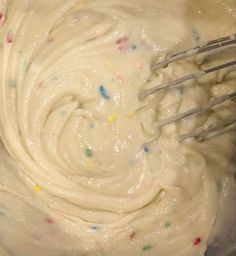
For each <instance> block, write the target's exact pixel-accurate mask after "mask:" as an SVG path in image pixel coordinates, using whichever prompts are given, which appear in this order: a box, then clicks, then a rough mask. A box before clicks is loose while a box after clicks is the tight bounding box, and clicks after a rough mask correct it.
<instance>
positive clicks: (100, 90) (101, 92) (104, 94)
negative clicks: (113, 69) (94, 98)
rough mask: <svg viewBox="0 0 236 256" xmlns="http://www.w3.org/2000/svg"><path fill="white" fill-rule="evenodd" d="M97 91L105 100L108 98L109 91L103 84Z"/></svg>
mask: <svg viewBox="0 0 236 256" xmlns="http://www.w3.org/2000/svg"><path fill="white" fill-rule="evenodd" d="M99 92H100V94H101V95H102V97H103V98H105V99H107V100H109V99H110V95H109V93H108V91H107V89H106V88H105V86H104V85H100V86H99Z"/></svg>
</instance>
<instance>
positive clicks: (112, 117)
mask: <svg viewBox="0 0 236 256" xmlns="http://www.w3.org/2000/svg"><path fill="white" fill-rule="evenodd" d="M117 119H118V114H116V113H114V114H112V115H110V116H109V117H108V123H109V124H112V123H113V122H115V121H116V120H117Z"/></svg>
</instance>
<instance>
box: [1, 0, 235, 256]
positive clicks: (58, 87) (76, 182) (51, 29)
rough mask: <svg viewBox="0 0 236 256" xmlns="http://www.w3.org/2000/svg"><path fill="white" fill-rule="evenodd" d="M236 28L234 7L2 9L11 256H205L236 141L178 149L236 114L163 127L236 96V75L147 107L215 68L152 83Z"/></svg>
mask: <svg viewBox="0 0 236 256" xmlns="http://www.w3.org/2000/svg"><path fill="white" fill-rule="evenodd" d="M235 21H236V10H235V2H234V1H233V0H232V1H229V0H228V1H220V0H218V1H207V0H205V1H203V0H201V1H199V0H87V1H82V0H81V1H80V0H66V1H62V0H40V1H39V0H14V1H11V0H0V135H1V139H2V141H3V144H1V146H0V255H1V256H5V255H7V256H42V255H45V256H122V255H127V256H131V255H132V256H141V255H148V256H159V255H160V256H200V255H204V253H205V251H206V248H207V243H208V238H209V235H210V233H211V230H212V227H213V224H214V222H215V218H216V214H217V211H218V208H219V205H220V198H224V196H227V193H224V194H223V192H222V191H223V190H222V187H224V184H226V182H228V183H229V182H230V175H231V174H230V172H229V170H230V168H231V164H230V160H231V158H232V155H233V134H227V135H223V136H220V137H217V138H215V139H212V140H209V141H206V142H204V143H197V142H196V141H194V140H188V141H185V142H182V143H179V142H178V139H177V138H178V136H179V134H182V133H186V132H188V131H191V130H193V129H195V128H196V127H198V126H201V125H204V124H205V125H206V124H208V123H211V122H215V121H217V120H219V119H220V118H221V117H222V116H223V115H226V114H227V113H228V112H232V111H235V104H233V103H228V104H227V110H226V108H220V109H219V108H216V109H214V111H212V112H210V113H207V114H204V115H201V116H197V117H193V118H189V119H186V120H185V121H183V122H180V123H178V124H172V125H169V126H166V127H165V128H164V129H162V130H159V129H158V122H159V121H160V120H162V119H165V118H167V117H169V116H172V115H175V114H177V113H179V112H183V111H186V110H188V109H189V108H192V107H194V106H198V105H200V104H203V103H205V102H207V101H208V100H209V99H211V98H214V97H218V96H220V95H222V94H225V93H228V92H232V91H233V90H236V86H235V84H236V83H235V79H234V77H233V72H228V71H227V72H224V73H219V74H215V75H213V76H211V77H207V78H205V79H202V80H201V81H199V82H194V83H193V84H192V85H191V86H190V87H187V88H182V89H181V90H169V91H167V92H165V93H161V94H156V95H153V96H150V97H147V98H146V99H145V100H143V101H139V99H138V97H137V94H138V92H139V91H140V90H141V89H144V88H149V87H152V86H155V85H157V84H161V83H164V82H167V81H169V80H170V79H175V78H177V77H179V76H182V75H183V74H186V73H188V72H192V71H194V70H198V69H201V68H202V67H203V66H208V64H209V63H208V59H206V61H204V62H203V64H201V65H200V64H197V63H198V62H197V61H196V60H194V59H190V60H188V61H183V62H180V63H176V64H173V65H169V66H168V67H167V68H163V69H161V70H159V71H158V72H157V74H155V75H153V74H152V72H151V65H152V63H153V61H158V60H162V59H164V57H165V56H166V55H167V54H169V53H173V52H176V51H178V50H181V49H184V48H189V47H193V46H196V45H198V44H200V43H201V42H203V41H206V40H210V39H214V38H217V37H220V36H226V35H229V34H232V33H234V32H235ZM229 55H230V54H229ZM213 62H214V63H218V61H217V60H216V59H214V60H213ZM216 82H217V83H216ZM3 145H4V146H3Z"/></svg>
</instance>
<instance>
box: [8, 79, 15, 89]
mask: <svg viewBox="0 0 236 256" xmlns="http://www.w3.org/2000/svg"><path fill="white" fill-rule="evenodd" d="M9 86H11V87H14V88H15V87H16V80H10V81H9Z"/></svg>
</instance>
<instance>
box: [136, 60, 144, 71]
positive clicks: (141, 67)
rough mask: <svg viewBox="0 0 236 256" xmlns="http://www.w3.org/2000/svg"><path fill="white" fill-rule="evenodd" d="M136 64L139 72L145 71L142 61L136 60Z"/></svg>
mask: <svg viewBox="0 0 236 256" xmlns="http://www.w3.org/2000/svg"><path fill="white" fill-rule="evenodd" d="M134 64H135V66H136V67H137V69H139V71H142V70H143V63H142V61H140V60H137V59H136V60H135V61H134Z"/></svg>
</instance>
